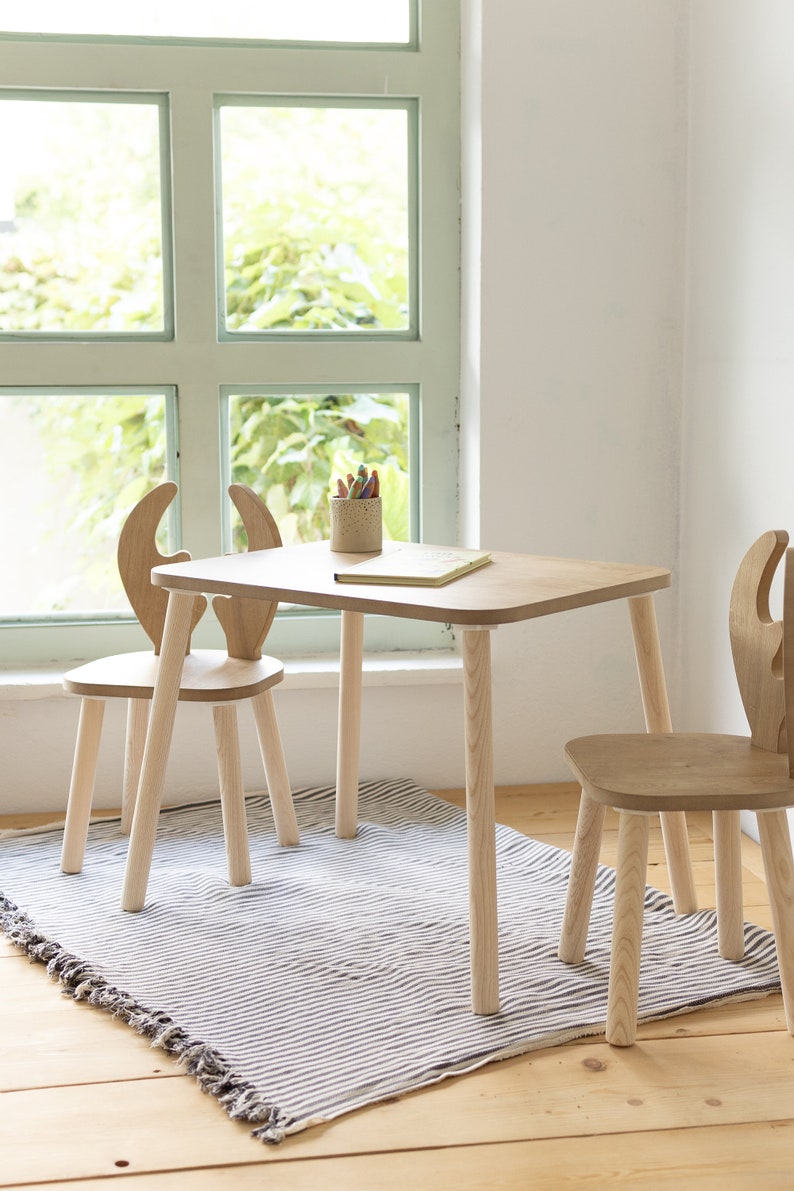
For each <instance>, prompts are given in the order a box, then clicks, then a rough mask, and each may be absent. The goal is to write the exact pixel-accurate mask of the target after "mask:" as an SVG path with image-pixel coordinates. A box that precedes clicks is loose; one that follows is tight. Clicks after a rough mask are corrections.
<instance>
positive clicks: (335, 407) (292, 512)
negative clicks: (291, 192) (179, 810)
mask: <svg viewBox="0 0 794 1191" xmlns="http://www.w3.org/2000/svg"><path fill="white" fill-rule="evenodd" d="M114 164H115V166H116V170H115V174H114V180H111V178H110V177H108V179H107V181H108V194H109V195H111V196H112V194H113V193H114V191H115V187H116V185H117V181H116V180H117V177H118V163H117V162H114ZM95 184H96V183H95ZM147 186H148V182H147ZM152 197H153V196H152V194H151V193H147V194H146V195H142V196H141V201H142V203H143V202H144V201H145V203H146V205H147V206H149V205H150V204H151V202H152ZM19 199H21V200H23V201H22V202H21V205H20V202H19V201H18V205H17V213H18V219H17V224H18V229H20V230H22V231H24V225H25V213H26V211H34V210H35V211H36V212H37V213H38V215H39V217H40V218H41V216H42V213H46V212H48V211H52V212H54V213H55V214H56V215H57V217H58V219H62V218H63V216H64V215H65V214H68V216H69V218H71V219H74V220H80V219H81V218H83V216H81V213H80V212H79V211H72V210H70V211H68V212H61V211H59V210H58V196H57V193H47V194H46V195H44V194H42V195H37V194H35V193H33V192H31V191H30V189H29V188H28V189H26V191H25V193H24V195H20V196H19ZM132 205H133V206H134V204H132ZM243 207H244V204H243ZM243 207H241V208H240V209H241V210H242V209H243ZM125 211H126V215H125V217H126V218H132V216H131V215H130V204H129V203H128V204H127V207H126V208H125ZM84 215H85V218H87V219H90V218H92V217H93V212H91V211H86V212H85V213H84ZM244 218H245V221H246V228H245V237H244V242H245V243H246V245H247V247H246V250H245V252H243V253H242V254H241V250H240V242H241V239H240V237H235V236H234V235H227V237H226V243H227V245H228V247H227V252H226V270H227V279H228V288H227V325H228V326H229V327H230V328H235V327H236V328H240V329H251V328H252V327H255V329H258V330H261V329H265V328H270V329H278V328H280V327H281V326H282V325H284V324H285V321H286V322H288V323H289V325H290V326H291V327H293V328H295V329H300V330H311V329H324V330H328V329H334V328H346V329H349V328H355V327H368V328H390V327H393V326H397V325H404V318H405V310H406V302H407V289H408V285H407V262H406V256H405V252H404V250H403V249H402V248H394V247H392V246H390V245H389V244H388V243H385V242H383V241H382V240H378V239H374V238H373V236H372V233H371V223H369V224H368V221H367V219H366V217H359V216H358V214H356V213H353V212H352V211H351V210H350V209H349V208H348V209H347V210H346V211H345V213H344V214H343V215H341V216H339V217H338V218H336V219H325V222H324V226H323V227H322V229H321V230H318V231H317V232H316V234H315V233H313V232H312V218H313V212H312V210H311V208H310V199H309V198H308V196H307V197H304V198H303V199H302V200H301V205H300V207H299V208H298V209H296V207H295V205H294V204H291V205H287V204H284V205H280V206H279V205H277V204H274V203H273V202H272V201H262V202H261V203H260V204H259V205H258V206H251V207H248V208H247V209H245V211H244ZM252 229H253V231H254V236H253V237H252ZM14 240H15V243H14V246H13V249H12V250H11V251H8V250H6V251H5V252H4V251H3V249H4V245H3V236H2V235H0V315H2V320H1V321H2V324H3V325H4V326H6V327H8V326H14V327H17V328H19V329H24V330H42V331H45V332H46V330H48V329H50V328H52V326H53V321H54V319H53V311H54V307H55V306H56V305H57V307H58V312H57V318H56V320H55V321H58V322H59V323H60V329H62V330H64V331H75V332H78V333H84V334H88V335H90V333H91V332H92V331H93V330H95V329H104V328H106V327H107V326H108V325H110V323H111V318H112V325H113V326H114V328H115V329H121V330H125V331H129V332H132V333H135V332H139V331H140V329H141V328H142V327H146V326H150V327H151V326H153V325H157V323H158V321H159V320H160V319H161V317H162V314H161V299H160V296H159V295H157V296H156V297H155V298H151V300H150V307H149V309H145V308H143V307H142V304H141V302H140V301H139V300H138V296H137V294H136V295H133V293H132V287H133V284H134V276H133V271H131V270H130V268H129V265H128V263H126V262H125V258H124V252H123V248H122V247H119V246H118V245H117V247H116V248H113V247H109V248H108V249H107V252H105V249H104V248H103V246H101V245H98V246H97V251H98V253H99V254H100V256H102V257H103V264H102V268H103V269H104V270H106V272H105V273H104V274H103V277H104V282H103V284H101V285H98V284H97V272H96V261H95V260H90V259H82V258H81V257H80V256H79V255H75V256H73V257H70V256H69V255H68V253H67V254H66V256H64V254H63V251H62V250H61V249H60V248H59V249H58V250H57V251H56V249H55V248H54V247H47V245H46V243H44V242H43V241H42V239H41V238H40V237H37V238H36V239H35V240H31V242H30V243H26V242H25V240H24V236H22V237H17V236H15V237H14ZM123 242H124V237H123V235H120V236H119V245H122V246H123ZM6 244H7V245H8V241H7V242H6ZM252 244H253V245H254V247H251V245H252ZM139 245H140V241H139ZM9 247H10V245H9ZM148 247H149V265H148V266H147V264H146V259H144V258H145V257H146V249H145V248H144V251H143V256H142V257H139V258H138V259H137V260H136V262H135V270H136V271H137V274H140V271H141V269H144V270H145V269H146V268H147V267H149V268H151V270H152V272H153V273H157V272H159V269H160V244H159V241H156V240H155V239H152V240H151V242H150V244H149V246H148ZM108 269H109V270H110V272H109V273H108V272H107V270H108ZM156 288H157V287H156V286H155V287H154V290H155V292H156ZM125 292H128V293H129V294H130V301H129V304H128V310H127V311H125V302H124V300H123V295H124V293H125ZM149 292H150V293H151V292H152V290H150V291H149ZM139 293H140V289H139V290H138V294H139ZM114 308H115V309H114ZM80 350H83V349H80ZM118 400H120V398H118V397H114V400H112V401H107V400H103V398H102V397H101V396H94V395H82V396H81V395H79V394H75V395H74V396H70V397H69V398H68V399H67V398H65V397H60V398H57V399H53V398H51V397H47V396H36V395H33V394H30V395H29V396H27V397H26V398H25V401H26V408H27V409H28V410H30V411H31V412H32V416H33V420H34V423H35V428H36V431H37V434H38V436H39V439H40V441H41V443H42V448H43V451H44V459H45V462H46V465H47V467H48V469H49V470H50V471H51V474H52V475H53V476H54V477H56V478H58V479H59V480H60V481H62V484H61V487H62V490H63V491H64V493H65V498H64V499H65V500H66V501H67V502H69V503H70V505H71V510H70V512H71V515H72V517H73V520H74V523H75V524H79V526H80V527H81V530H82V540H83V541H84V542H85V557H84V559H83V562H82V565H83V567H84V569H85V570H88V569H89V568H92V567H93V568H96V567H103V566H104V567H106V568H107V570H108V571H112V570H114V565H115V564H114V558H115V542H116V539H117V536H118V530H119V526H120V524H121V522H122V521H123V518H124V517H125V516H126V514H127V512H128V511H129V508H130V507H131V506H132V505H133V504H134V503H135V502H136V501H137V500H138V499H139V497H140V496H141V495H142V494H143V492H144V491H146V490H147V489H148V488H149V487H151V486H152V484H154V483H156V482H158V481H159V480H160V479H162V478H163V477H164V468H165V450H164V448H165V435H164V402H163V400H162V399H161V398H153V399H151V400H149V399H146V400H144V401H143V402H142V401H141V398H140V397H138V398H135V399H134V402H135V406H136V408H135V409H133V408H132V407H130V409H129V411H127V413H125V414H124V416H122V417H121V418H119V416H118V409H119V407H118V405H117V404H116V403H117V401H118ZM230 410H231V415H232V417H231V422H232V424H231V433H230V451H231V475H232V479H233V480H236V481H242V482H245V483H248V484H250V485H251V486H252V487H253V488H254V489H255V490H256V491H257V492H259V493H260V494H261V496H262V497H263V499H264V500H265V501H266V502H267V504H268V506H269V507H270V508H271V510H272V512H273V515H274V516H275V518H276V520H277V522H278V524H279V526H280V528H281V532H282V536H283V537H284V540H285V541H287V542H289V541H301V540H313V539H318V538H322V537H327V536H328V532H329V514H328V496H329V494H330V492H331V488H332V481H333V479H334V478H335V476H337V475H344V474H346V472H347V471H354V470H355V469H356V467H357V466H358V464H359V463H360V462H362V461H363V462H366V463H367V465H368V466H369V467H373V466H374V467H377V468H379V469H380V471H381V475H382V479H383V488H384V491H385V492H388V494H389V499H388V502H385V505H384V509H385V513H384V516H385V525H384V529H385V534H386V536H388V537H392V538H404V537H407V536H408V532H409V520H408V456H407V452H408V398H407V395H406V394H388V393H381V394H378V393H375V392H372V393H366V394H365V393H349V394H344V393H341V394H340V393H337V394H335V395H329V394H315V393H300V392H297V393H296V394H294V395H292V396H284V395H281V394H279V395H268V394H267V385H266V382H265V383H263V386H262V393H261V394H257V395H247V394H240V395H237V396H235V397H233V398H232V399H231V402H230ZM43 529H44V526H42V530H43ZM236 545H237V546H238V547H239V546H241V545H242V536H241V530H240V529H239V528H238V530H237V531H236ZM188 546H189V543H188Z"/></svg>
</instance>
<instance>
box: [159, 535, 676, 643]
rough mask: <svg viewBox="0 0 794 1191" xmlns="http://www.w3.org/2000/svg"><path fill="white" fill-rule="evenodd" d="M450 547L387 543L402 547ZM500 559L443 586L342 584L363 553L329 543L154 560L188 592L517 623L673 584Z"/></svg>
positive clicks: (561, 563)
mask: <svg viewBox="0 0 794 1191" xmlns="http://www.w3.org/2000/svg"><path fill="white" fill-rule="evenodd" d="M406 549H408V550H410V549H416V550H428V549H429V550H433V549H444V547H443V546H432V545H429V544H422V545H416V544H415V543H410V542H384V543H383V551H382V553H383V554H389V553H392V552H393V551H394V550H406ZM491 557H492V559H493V561H492V562H491V563H490V564H489V565H488V566H487V567H480V568H479V569H478V570H476V571H472V572H471V574H469V575H466V576H465V577H464V578H463V579H462V580H458V581H456V582H454V583H448V584H447V585H446V586H444V587H404V586H394V587H390V586H386V585H382V584H372V585H371V586H367V585H366V584H363V583H361V584H359V583H356V584H350V583H336V582H335V581H334V573H335V572H336V571H339V570H341V569H343V568H344V567H345V566H353V565H354V563H356V562H361V561H362V556H361V555H360V554H341V553H339V552H335V553H333V554H332V553H331V551H330V549H329V546H328V542H309V543H305V544H304V545H301V546H283V547H281V548H280V549H276V550H272V551H271V550H268V551H265V552H264V553H259V552H255V553H253V554H232V555H222V556H220V557H217V558H203V559H196V560H194V561H193V562H185V563H180V564H179V565H176V566H174V565H170V564H169V565H165V566H161V567H156V568H155V570H154V573H153V575H152V582H153V583H154V584H156V585H157V586H162V587H167V588H169V589H171V590H180V591H205V592H218V593H220V594H221V595H242V596H250V597H251V598H254V599H266V600H285V601H288V602H290V603H295V604H306V605H308V606H310V607H315V608H334V609H342V610H346V611H352V612H373V613H379V614H381V615H383V616H401V617H408V618H409V619H411V620H431V621H438V622H440V623H442V624H460V625H472V626H473V625H478V624H483V625H497V624H514V623H516V622H518V621H521V620H532V619H534V618H535V617H538V616H552V615H555V614H556V613H558V612H567V611H570V610H571V609H573V608H586V607H589V606H590V605H591V604H602V603H605V602H607V601H610V600H622V599H628V598H629V597H631V596H636V595H644V594H648V593H650V592H654V591H660V590H662V589H663V588H665V587H669V586H670V572H669V571H668V570H665V569H664V568H662V567H647V566H632V565H630V564H629V563H610V562H588V561H584V560H581V559H574V558H544V557H542V556H541V555H536V554H508V553H505V552H502V551H499V550H496V551H493V552H492V556H491Z"/></svg>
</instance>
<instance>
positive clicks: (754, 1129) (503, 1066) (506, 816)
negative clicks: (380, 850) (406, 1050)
mask: <svg viewBox="0 0 794 1191" xmlns="http://www.w3.org/2000/svg"><path fill="white" fill-rule="evenodd" d="M438 793H440V794H442V796H443V797H446V798H448V799H449V800H450V801H451V802H455V803H457V804H458V805H462V803H463V800H464V799H463V793H462V791H438ZM577 803H578V789H577V788H576V787H574V786H573V785H571V784H568V783H565V784H559V785H545V786H521V787H509V788H505V789H502V790H500V791H499V792H498V797H497V818H498V819H499V821H500V822H503V823H507V824H509V825H510V826H513V827H515V828H516V829H517V830H520V831H524V832H526V833H527V834H529V835H532V836H534V837H536V838H538V839H543V840H545V841H546V842H548V843H553V844H556V845H557V846H558V847H569V846H570V843H571V839H572V835H573V829H574V824H575V820H576V807H577ZM52 819H53V816H52V815H39V816H14V817H13V819H12V818H11V817H6V818H4V819H0V828H2V827H4V826H27V825H33V824H34V823H41V822H50V821H51V820H52ZM615 827H616V820H615V819H613V818H612V817H610V819H609V820H608V822H607V829H606V831H605V835H604V846H603V849H602V859H603V860H604V861H605V862H606V863H613V862H614V857H615V849H616V838H617V837H616V830H615ZM689 827H690V837H691V840H692V853H693V860H694V870H695V880H696V883H697V886H698V894H699V898H700V904H701V905H703V906H709V905H713V904H714V900H713V898H714V886H713V871H712V865H711V855H712V845H711V828H710V821H709V819H708V817H707V816H703V815H694V816H692V817H691V819H690V823H689ZM743 861H744V874H743V875H744V888H745V907H746V908H745V916H746V917H747V918H748V919H749V920H752V921H755V922H759V923H761V924H762V925H765V926H769V925H770V921H769V907H768V902H767V898H766V889H765V885H764V882H763V866H762V864H761V859H760V852H759V849H758V847H757V845H755V844H754V843H753V842H752V841H751V840H749V839H746V838H745V839H743ZM648 879H649V882H651V883H652V884H655V885H657V886H658V887H659V888H662V889H669V885H668V882H667V874H666V870H665V866H664V857H663V852H662V848H661V841H660V833H659V832H658V830H654V833H653V840H652V847H651V858H650V871H649V878H648ZM0 961H2V962H0V1187H4V1188H5V1187H18V1188H22V1187H31V1188H35V1187H37V1186H47V1187H49V1188H64V1189H67V1188H68V1189H71V1191H77V1189H78V1188H85V1189H86V1191H88V1189H89V1188H92V1189H95V1191H99V1189H100V1188H103V1187H105V1186H107V1185H109V1184H110V1182H111V1181H112V1182H114V1183H117V1182H118V1180H119V1179H120V1178H122V1179H124V1181H125V1185H128V1186H129V1188H130V1191H136V1188H140V1191H157V1189H160V1188H162V1189H163V1191H194V1189H195V1191H203V1189H205V1188H206V1189H208V1191H209V1189H210V1188H211V1189H213V1191H215V1189H218V1191H225V1189H226V1188H229V1189H230V1191H231V1189H232V1188H234V1189H235V1191H246V1189H247V1188H249V1187H251V1188H253V1187H257V1188H273V1189H274V1191H308V1189H309V1188H311V1189H312V1191H315V1189H316V1188H318V1187H322V1188H324V1189H327V1191H381V1189H382V1191H398V1189H399V1191H403V1189H405V1188H411V1189H413V1191H431V1189H433V1191H435V1189H438V1191H441V1189H442V1188H443V1189H444V1191H447V1189H454V1191H478V1189H481V1191H501V1189H508V1188H509V1189H511V1191H512V1189H516V1191H518V1189H521V1191H525V1189H533V1191H534V1189H538V1191H544V1189H546V1188H548V1189H549V1191H551V1189H554V1191H566V1189H568V1188H572V1189H580V1188H599V1187H607V1186H616V1185H617V1186H621V1187H627V1188H642V1189H643V1191H652V1189H653V1188H660V1189H663V1188H674V1187H675V1188H684V1189H686V1191H698V1189H700V1188H704V1189H705V1188H717V1187H719V1188H720V1191H731V1189H733V1188H735V1189H737V1191H738V1189H743V1188H750V1187H752V1188H753V1189H756V1188H765V1189H766V1188H769V1189H776V1188H784V1187H785V1188H787V1189H790V1188H791V1187H792V1186H794V1040H793V1039H791V1038H790V1037H789V1036H788V1034H787V1033H786V1030H785V1021H784V1017H783V1009H782V1003H781V998H780V996H779V995H777V996H771V997H766V998H763V999H760V1000H755V1001H747V1002H743V1003H740V1004H733V1005H725V1006H718V1007H715V1008H713V1009H708V1010H701V1011H699V1012H697V1013H690V1014H686V1015H682V1016H678V1017H674V1018H669V1019H667V1020H666V1021H662V1022H654V1023H651V1024H649V1025H647V1026H643V1027H642V1028H641V1030H640V1033H639V1040H638V1043H637V1045H636V1046H634V1047H632V1048H629V1049H626V1050H621V1049H616V1048H611V1047H609V1046H607V1045H606V1043H605V1042H604V1041H603V1039H589V1040H587V1041H584V1042H580V1043H569V1044H567V1045H565V1046H559V1047H553V1048H549V1049H547V1050H542V1051H535V1052H532V1053H531V1054H529V1055H522V1056H518V1057H517V1058H514V1059H508V1060H505V1061H503V1062H499V1063H492V1064H489V1065H487V1066H485V1067H483V1068H481V1069H480V1070H478V1071H476V1072H473V1073H471V1074H469V1075H464V1076H460V1077H457V1078H452V1079H448V1080H445V1081H443V1082H442V1083H440V1084H438V1085H436V1086H435V1087H433V1088H431V1089H427V1090H424V1091H420V1092H415V1093H411V1094H410V1095H407V1096H403V1097H401V1098H399V1099H394V1100H392V1101H389V1102H386V1103H384V1104H380V1105H375V1106H373V1107H371V1108H367V1109H362V1110H360V1111H358V1112H355V1113H351V1114H348V1115H347V1116H343V1117H340V1118H338V1119H337V1120H336V1121H333V1122H330V1123H328V1124H326V1125H319V1126H317V1127H315V1128H312V1129H309V1130H306V1131H305V1132H303V1133H300V1134H296V1135H295V1136H293V1137H289V1138H287V1139H286V1141H285V1142H284V1143H283V1144H282V1145H280V1146H275V1147H271V1146H264V1145H262V1144H261V1143H259V1142H256V1141H254V1140H253V1139H252V1138H251V1137H250V1136H249V1127H248V1126H247V1125H245V1124H241V1123H237V1122H233V1121H230V1120H229V1119H228V1118H227V1117H226V1116H225V1114H224V1113H223V1112H222V1110H221V1109H220V1108H219V1107H218V1106H217V1105H216V1104H215V1102H214V1101H213V1100H212V1099H211V1098H210V1097H208V1096H206V1095H205V1094H203V1093H202V1092H201V1091H200V1090H199V1088H198V1086H197V1085H196V1083H195V1081H194V1080H193V1079H192V1077H190V1076H188V1075H185V1074H183V1073H181V1072H180V1071H179V1069H178V1068H177V1067H175V1066H174V1064H173V1063H172V1062H171V1060H170V1059H168V1058H167V1057H166V1056H165V1055H163V1054H162V1053H161V1052H158V1051H156V1050H152V1049H151V1048H150V1046H149V1045H148V1043H147V1042H145V1041H144V1040H143V1039H141V1038H139V1037H137V1036H136V1035H135V1034H134V1033H133V1032H132V1031H131V1030H130V1029H129V1028H128V1027H127V1026H124V1025H121V1024H120V1023H118V1022H116V1021H114V1020H113V1019H111V1018H109V1017H107V1016H106V1015H104V1014H102V1013H100V1012H97V1011H96V1010H94V1009H91V1008H89V1007H87V1006H85V1005H82V1004H76V1003H74V1002H71V1001H69V1000H67V999H66V998H64V997H60V996H59V995H58V992H57V989H56V988H55V987H54V986H53V984H52V982H51V981H50V980H49V978H48V977H47V975H46V973H45V971H44V969H43V968H42V967H41V966H39V965H36V964H29V963H28V962H27V960H26V959H25V958H24V957H23V956H21V955H20V954H19V952H18V951H17V950H16V949H15V948H14V947H13V946H12V945H11V944H10V943H9V942H8V941H7V940H6V939H4V938H2V937H0Z"/></svg>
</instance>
